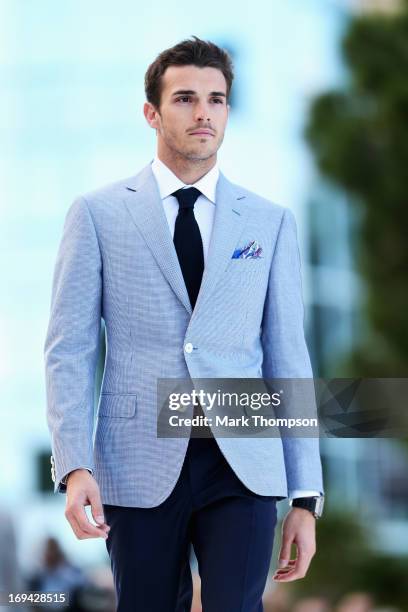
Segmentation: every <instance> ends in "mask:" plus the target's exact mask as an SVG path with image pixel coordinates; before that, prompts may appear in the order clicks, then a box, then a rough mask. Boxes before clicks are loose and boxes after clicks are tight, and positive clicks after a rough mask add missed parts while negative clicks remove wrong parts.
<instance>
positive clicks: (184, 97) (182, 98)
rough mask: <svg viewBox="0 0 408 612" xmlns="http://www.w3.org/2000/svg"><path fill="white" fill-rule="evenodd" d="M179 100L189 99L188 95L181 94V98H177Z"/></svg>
mask: <svg viewBox="0 0 408 612" xmlns="http://www.w3.org/2000/svg"><path fill="white" fill-rule="evenodd" d="M180 100H190V96H181V98H177V102H179V101H180Z"/></svg>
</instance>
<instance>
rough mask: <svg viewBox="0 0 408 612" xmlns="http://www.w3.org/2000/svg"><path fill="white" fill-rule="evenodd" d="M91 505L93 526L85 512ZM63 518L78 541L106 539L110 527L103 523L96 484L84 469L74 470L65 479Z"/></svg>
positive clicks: (101, 507)
mask: <svg viewBox="0 0 408 612" xmlns="http://www.w3.org/2000/svg"><path fill="white" fill-rule="evenodd" d="M89 505H91V511H92V516H93V519H94V521H95V523H97V525H93V524H92V523H91V522H90V521H89V519H88V516H87V514H86V512H85V506H89ZM65 516H66V518H67V520H68V522H69V524H70V525H71V527H72V530H73V532H74V533H75V535H76V537H77V538H78V540H85V539H86V538H104V539H105V540H106V539H107V537H108V533H109V530H110V527H109V526H108V525H107V524H106V523H105V519H104V516H103V506H102V502H101V496H100V493H99V487H98V483H97V482H96V480H95V479H94V477H93V476H92V475H91V474H90V473H89V472H88V470H85V469H78V470H74V471H73V472H71V473H70V474H69V475H68V478H67V505H66V509H65Z"/></svg>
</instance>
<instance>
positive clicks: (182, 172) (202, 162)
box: [157, 151, 217, 185]
mask: <svg viewBox="0 0 408 612" xmlns="http://www.w3.org/2000/svg"><path fill="white" fill-rule="evenodd" d="M157 157H158V158H159V159H160V161H162V162H163V164H166V166H167V167H168V168H170V170H171V171H172V172H173V173H174V174H175V175H176V176H177V178H179V179H180V181H183V183H185V184H186V185H193V184H194V183H196V182H197V181H198V180H199V179H200V178H201V177H202V176H204V175H205V174H207V172H209V171H210V170H211V168H213V167H214V166H215V164H216V163H217V154H216V153H214V155H211V157H209V158H208V159H186V158H185V157H182V156H181V155H179V154H177V153H175V152H173V151H169V152H167V153H166V152H164V151H157Z"/></svg>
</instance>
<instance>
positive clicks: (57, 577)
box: [27, 537, 87, 612]
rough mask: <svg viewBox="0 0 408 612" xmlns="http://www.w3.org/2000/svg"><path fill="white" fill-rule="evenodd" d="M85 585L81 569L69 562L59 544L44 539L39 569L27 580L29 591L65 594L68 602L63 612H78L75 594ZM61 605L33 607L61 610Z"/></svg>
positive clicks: (52, 540)
mask: <svg viewBox="0 0 408 612" xmlns="http://www.w3.org/2000/svg"><path fill="white" fill-rule="evenodd" d="M86 584H87V580H86V578H85V576H84V574H83V572H82V570H81V569H79V568H78V567H76V566H75V565H74V564H73V563H71V561H69V560H68V559H67V557H66V555H65V553H64V551H63V550H62V548H61V546H60V544H59V542H58V541H57V540H56V539H55V538H53V537H49V538H46V540H45V541H44V544H43V552H42V559H41V568H40V569H39V570H37V571H35V572H34V573H33V574H32V575H31V576H30V577H29V578H28V580H27V587H28V589H29V590H30V591H38V592H41V593H48V592H56V593H65V594H66V596H67V599H68V601H69V605H68V606H66V607H65V606H64V607H63V609H64V610H69V611H72V612H74V611H77V610H78V611H79V610H80V608H78V606H77V605H76V604H75V600H76V598H77V593H78V591H79V590H81V589H82V588H83V587H84V586H85V585H86ZM61 607H62V606H61V604H55V605H52V604H50V603H47V604H44V605H43V606H41V605H37V606H34V608H35V609H38V610H50V609H51V610H61Z"/></svg>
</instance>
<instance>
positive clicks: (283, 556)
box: [273, 508, 316, 582]
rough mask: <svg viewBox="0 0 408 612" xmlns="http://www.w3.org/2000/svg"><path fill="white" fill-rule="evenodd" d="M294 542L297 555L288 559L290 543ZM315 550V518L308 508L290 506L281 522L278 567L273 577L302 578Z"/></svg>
mask: <svg viewBox="0 0 408 612" xmlns="http://www.w3.org/2000/svg"><path fill="white" fill-rule="evenodd" d="M292 543H293V544H296V547H297V557H296V559H292V560H290V550H291V545H292ZM315 552H316V519H315V517H314V516H313V514H312V513H311V512H309V510H305V509H304V508H291V509H290V511H289V512H288V514H287V515H286V516H285V519H284V521H283V523H282V544H281V549H280V553H279V568H280V569H278V570H277V571H276V572H275V574H274V576H273V579H274V580H277V581H278V582H292V580H298V579H299V578H304V577H305V576H306V572H307V570H308V568H309V565H310V562H311V560H312V557H313V555H314V554H315Z"/></svg>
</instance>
